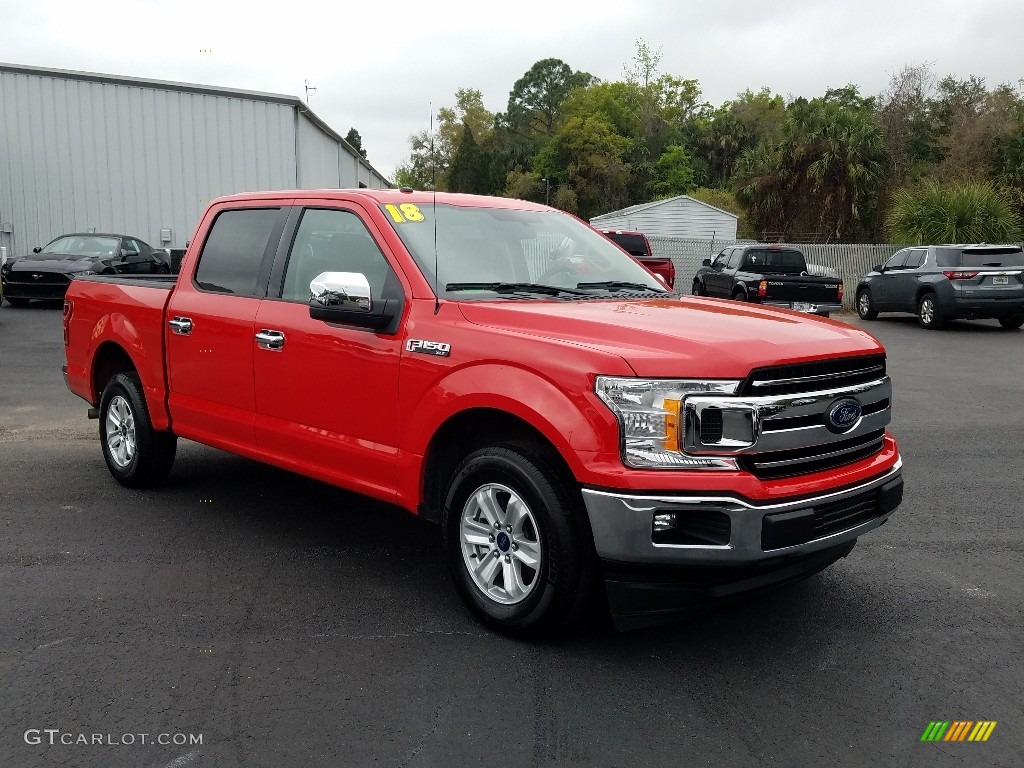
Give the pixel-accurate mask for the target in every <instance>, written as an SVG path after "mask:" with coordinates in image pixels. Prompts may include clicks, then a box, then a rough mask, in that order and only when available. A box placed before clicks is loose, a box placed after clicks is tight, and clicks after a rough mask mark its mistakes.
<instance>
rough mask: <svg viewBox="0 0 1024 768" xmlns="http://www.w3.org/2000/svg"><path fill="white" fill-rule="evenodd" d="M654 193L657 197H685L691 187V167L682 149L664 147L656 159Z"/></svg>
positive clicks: (688, 158)
mask: <svg viewBox="0 0 1024 768" xmlns="http://www.w3.org/2000/svg"><path fill="white" fill-rule="evenodd" d="M653 186H654V191H655V193H657V194H659V195H685V194H686V193H687V192H689V191H690V189H691V188H692V187H693V165H692V162H691V160H690V155H689V153H688V152H687V151H686V149H685V148H684V147H680V146H677V145H674V146H670V147H666V148H665V151H664V152H662V154H661V157H659V158H658V163H657V179H656V181H655V182H654V185H653Z"/></svg>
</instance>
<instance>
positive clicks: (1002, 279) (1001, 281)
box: [992, 275, 1010, 285]
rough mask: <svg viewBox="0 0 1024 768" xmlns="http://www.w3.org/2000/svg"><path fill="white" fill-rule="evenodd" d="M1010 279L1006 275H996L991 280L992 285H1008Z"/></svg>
mask: <svg viewBox="0 0 1024 768" xmlns="http://www.w3.org/2000/svg"><path fill="white" fill-rule="evenodd" d="M1009 284H1010V278H1009V277H1007V276H1006V275H996V276H995V277H993V278H992V285H1009Z"/></svg>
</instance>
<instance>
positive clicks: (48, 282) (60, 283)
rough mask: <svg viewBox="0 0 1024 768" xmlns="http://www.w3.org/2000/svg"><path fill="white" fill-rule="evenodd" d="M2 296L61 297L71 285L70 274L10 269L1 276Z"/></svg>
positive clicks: (15, 297) (11, 297)
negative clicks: (2, 284)
mask: <svg viewBox="0 0 1024 768" xmlns="http://www.w3.org/2000/svg"><path fill="white" fill-rule="evenodd" d="M3 283H4V298H7V299H43V300H56V299H63V298H64V294H65V293H67V290H68V286H69V285H71V275H66V274H63V273H58V272H26V271H24V270H18V271H14V270H12V271H10V272H8V273H7V275H5V276H4V278H3Z"/></svg>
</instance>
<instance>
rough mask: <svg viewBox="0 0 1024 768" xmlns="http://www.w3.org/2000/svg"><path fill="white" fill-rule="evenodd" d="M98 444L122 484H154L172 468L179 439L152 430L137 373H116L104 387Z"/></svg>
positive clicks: (112, 472)
mask: <svg viewBox="0 0 1024 768" xmlns="http://www.w3.org/2000/svg"><path fill="white" fill-rule="evenodd" d="M100 445H101V446H102V447H103V459H104V461H106V463H107V469H109V470H110V474H112V475H113V476H114V479H115V480H117V482H119V483H121V484H122V485H127V486H129V487H131V488H144V487H146V486H150V485H156V484H157V483H159V482H160V481H162V480H163V479H164V478H165V477H167V474H168V473H169V472H170V471H171V466H172V465H173V464H174V455H175V453H176V452H177V447H178V439H177V438H176V437H175V436H174V435H172V434H170V433H168V432H157V431H156V430H155V429H153V424H152V422H151V421H150V420H149V410H148V409H147V408H146V398H145V396H144V395H143V394H142V384H141V382H140V381H139V377H138V374H136V373H119V374H117V375H116V376H114V377H113V378H112V379H111V380H110V382H109V383H108V384H107V386H106V388H105V389H104V390H103V397H102V398H100Z"/></svg>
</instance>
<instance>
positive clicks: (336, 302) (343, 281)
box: [309, 272, 373, 312]
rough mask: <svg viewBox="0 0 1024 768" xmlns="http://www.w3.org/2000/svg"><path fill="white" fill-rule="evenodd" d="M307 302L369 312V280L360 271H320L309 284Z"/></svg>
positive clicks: (370, 303) (314, 304) (320, 305)
mask: <svg viewBox="0 0 1024 768" xmlns="http://www.w3.org/2000/svg"><path fill="white" fill-rule="evenodd" d="M309 303H310V304H311V305H312V306H319V307H339V308H347V309H362V310H365V311H367V312H369V311H370V310H371V309H373V303H372V302H371V300H370V282H369V281H368V280H367V279H366V275H364V274H362V273H361V272H321V273H320V274H319V275H317V276H316V277H315V278H313V281H312V282H311V283H310V284H309Z"/></svg>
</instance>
